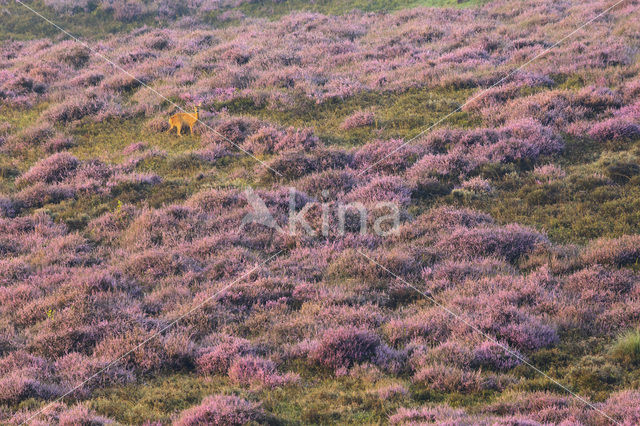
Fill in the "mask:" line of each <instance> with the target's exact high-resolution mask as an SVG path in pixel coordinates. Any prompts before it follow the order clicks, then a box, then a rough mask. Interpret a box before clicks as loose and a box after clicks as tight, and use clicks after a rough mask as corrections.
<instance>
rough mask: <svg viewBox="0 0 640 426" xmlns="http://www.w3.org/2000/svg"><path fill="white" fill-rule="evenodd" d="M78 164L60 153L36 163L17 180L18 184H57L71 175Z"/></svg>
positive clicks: (73, 159)
mask: <svg viewBox="0 0 640 426" xmlns="http://www.w3.org/2000/svg"><path fill="white" fill-rule="evenodd" d="M79 164H80V162H79V161H78V159H77V158H76V157H74V156H73V155H71V154H69V153H67V152H60V153H57V154H53V155H51V156H49V157H47V158H45V159H43V160H40V161H39V162H37V163H36V164H35V165H33V167H31V168H30V169H29V170H28V171H26V172H25V173H24V174H22V176H20V178H19V182H24V183H27V184H34V183H37V182H41V183H57V182H61V181H62V180H64V179H65V178H66V177H68V176H69V175H71V174H72V173H73V172H74V171H75V170H76V168H77V167H78V165H79Z"/></svg>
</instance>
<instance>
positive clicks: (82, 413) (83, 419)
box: [9, 402, 116, 426]
mask: <svg viewBox="0 0 640 426" xmlns="http://www.w3.org/2000/svg"><path fill="white" fill-rule="evenodd" d="M38 411H39V410H38V409H34V410H33V411H19V412H18V413H16V414H15V415H14V416H13V417H12V418H11V422H10V423H9V424H16V425H18V424H24V423H29V424H31V425H34V426H45V425H54V424H55V425H59V426H76V425H92V426H94V425H95V426H101V425H110V424H116V422H115V421H114V420H111V419H109V418H107V417H103V416H100V415H98V414H97V413H95V412H94V411H93V410H91V409H90V408H88V407H86V406H85V405H83V404H77V405H74V406H73V407H71V408H69V407H67V406H66V405H65V404H63V403H60V402H54V403H51V404H50V405H49V406H47V407H45V408H44V410H43V411H42V412H38Z"/></svg>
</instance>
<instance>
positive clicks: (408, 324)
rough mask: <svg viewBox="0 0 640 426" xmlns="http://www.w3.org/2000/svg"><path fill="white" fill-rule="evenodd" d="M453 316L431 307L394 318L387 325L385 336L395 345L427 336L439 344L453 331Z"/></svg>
mask: <svg viewBox="0 0 640 426" xmlns="http://www.w3.org/2000/svg"><path fill="white" fill-rule="evenodd" d="M451 325H452V323H451V317H450V316H449V315H448V314H447V313H446V312H443V311H441V310H439V309H438V310H436V309H429V310H427V311H424V312H420V313H417V314H414V315H407V316H405V317H404V318H401V319H393V320H391V321H389V323H388V324H387V325H386V326H385V328H384V331H385V336H386V337H387V339H388V340H389V341H390V342H391V344H393V345H394V346H396V347H397V346H400V345H404V344H406V343H409V342H410V341H411V340H413V339H417V338H425V339H428V340H429V342H430V343H433V344H437V343H439V342H442V341H444V340H446V339H447V337H448V336H449V334H450V333H451Z"/></svg>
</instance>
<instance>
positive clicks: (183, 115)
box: [168, 103, 202, 136]
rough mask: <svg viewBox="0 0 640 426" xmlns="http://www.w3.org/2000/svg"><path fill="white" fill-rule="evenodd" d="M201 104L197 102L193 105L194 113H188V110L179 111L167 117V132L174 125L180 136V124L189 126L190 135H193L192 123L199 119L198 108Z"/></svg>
mask: <svg viewBox="0 0 640 426" xmlns="http://www.w3.org/2000/svg"><path fill="white" fill-rule="evenodd" d="M200 106H202V104H201V103H200V104H198V105H196V107H195V113H194V114H189V113H188V112H179V113H177V114H173V115H172V116H171V118H169V130H168V131H169V132H170V131H171V129H173V128H174V127H175V128H176V131H177V132H178V136H182V126H185V125H186V126H189V130H190V131H191V136H193V125H194V124H196V122H197V121H198V120H199V119H200V112H199V108H200Z"/></svg>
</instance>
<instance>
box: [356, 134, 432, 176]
mask: <svg viewBox="0 0 640 426" xmlns="http://www.w3.org/2000/svg"><path fill="white" fill-rule="evenodd" d="M403 145H404V141H403V140H400V139H394V140H390V141H374V142H371V143H368V144H366V145H364V146H363V147H362V148H359V149H358V150H357V151H356V152H355V154H354V156H353V166H354V168H355V169H356V170H362V171H364V170H366V172H367V173H385V174H396V173H400V172H401V171H403V170H405V169H406V168H408V167H410V166H411V165H412V164H413V163H414V162H415V161H416V160H417V159H418V158H419V157H420V156H421V155H422V154H423V153H424V152H423V151H424V149H423V148H421V147H418V146H415V145H411V144H409V145H404V146H403ZM401 146H402V148H400V147H401Z"/></svg>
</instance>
